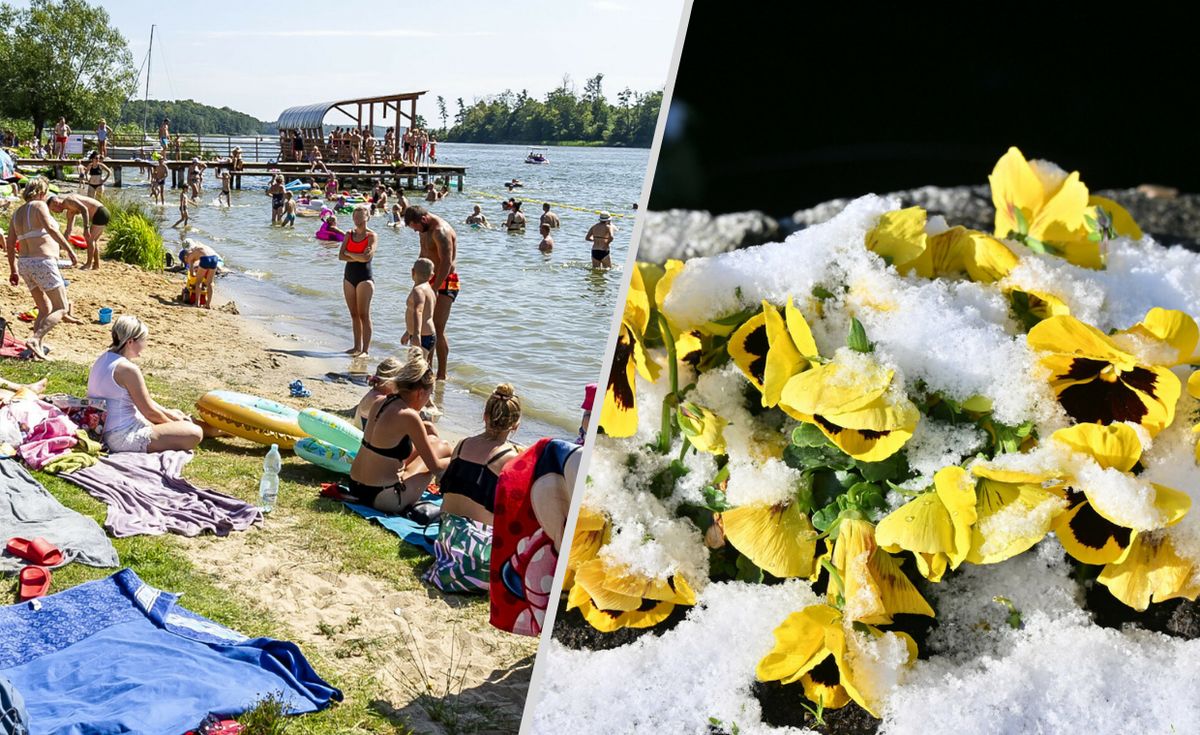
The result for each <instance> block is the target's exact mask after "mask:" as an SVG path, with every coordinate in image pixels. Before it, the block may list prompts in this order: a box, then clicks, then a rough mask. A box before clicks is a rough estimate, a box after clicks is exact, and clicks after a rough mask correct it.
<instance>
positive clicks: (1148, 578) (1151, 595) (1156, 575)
mask: <svg viewBox="0 0 1200 735" xmlns="http://www.w3.org/2000/svg"><path fill="white" fill-rule="evenodd" d="M1192 566H1193V565H1192V563H1191V562H1189V561H1185V560H1183V559H1182V558H1181V557H1180V556H1179V554H1177V553H1176V552H1175V549H1174V547H1173V546H1172V545H1171V541H1170V539H1169V538H1168V537H1167V536H1166V535H1165V534H1162V533H1152V534H1140V535H1139V536H1138V537H1137V539H1136V540H1135V541H1134V542H1133V546H1132V548H1131V549H1130V550H1129V554H1128V555H1126V557H1125V558H1124V559H1123V560H1122V561H1120V562H1115V563H1112V564H1109V565H1107V566H1105V567H1104V570H1103V571H1101V572H1100V576H1099V577H1098V578H1097V581H1099V582H1100V583H1101V584H1103V585H1104V586H1105V587H1108V591H1109V592H1111V593H1112V595H1113V597H1116V598H1117V599H1118V600H1120V601H1121V602H1123V603H1125V604H1126V605H1128V606H1129V607H1132V608H1133V609H1134V610H1138V611H1141V610H1145V609H1146V608H1147V607H1149V606H1150V603H1151V602H1163V601H1164V600H1170V599H1172V598H1174V597H1180V596H1185V595H1188V594H1190V596H1191V599H1195V591H1192V590H1185V589H1184V588H1185V587H1186V585H1187V581H1188V579H1190V578H1191V576H1192Z"/></svg>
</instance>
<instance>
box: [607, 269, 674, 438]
mask: <svg viewBox="0 0 1200 735" xmlns="http://www.w3.org/2000/svg"><path fill="white" fill-rule="evenodd" d="M649 324H650V300H649V298H648V297H647V296H646V288H645V285H644V283H643V281H642V274H641V271H640V270H639V269H637V268H635V269H634V270H633V273H632V274H631V276H630V282H629V294H628V295H627V296H626V298H625V313H624V315H623V316H622V318H621V331H620V333H619V334H618V335H617V345H616V348H615V349H614V350H613V362H612V369H611V370H610V371H609V374H608V385H607V387H606V388H605V391H604V403H603V404H602V407H601V409H600V428H601V429H603V430H604V433H605V434H608V435H609V436H616V437H622V436H633V434H634V432H636V431H637V397H636V391H637V386H636V383H635V381H634V373H635V368H636V372H639V373H641V374H642V377H644V378H645V379H646V380H649V381H651V382H654V381H655V380H657V379H658V373H659V368H658V364H657V363H655V362H654V361H653V360H651V359H650V356H649V355H647V354H646V348H645V347H644V346H643V344H642V337H643V335H645V333H646V327H647V326H648V325H649Z"/></svg>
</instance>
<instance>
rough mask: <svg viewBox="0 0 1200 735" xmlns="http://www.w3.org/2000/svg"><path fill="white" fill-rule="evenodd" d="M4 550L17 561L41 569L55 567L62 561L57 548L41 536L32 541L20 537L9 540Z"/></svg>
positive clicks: (60, 553)
mask: <svg viewBox="0 0 1200 735" xmlns="http://www.w3.org/2000/svg"><path fill="white" fill-rule="evenodd" d="M5 548H7V549H8V553H10V554H12V555H13V556H15V557H17V558H18V559H24V560H25V561H27V562H30V563H31V564H37V565H39V566H43V567H56V566H58V565H59V564H62V561H63V553H62V552H61V551H59V549H58V547H57V546H55V545H54V544H52V543H50V542H49V541H47V540H46V539H44V538H42V537H41V536H38V537H37V538H35V539H33V540H32V541H30V540H29V539H24V538H20V537H14V538H10V539H9V540H8V545H7V546H6V547H5Z"/></svg>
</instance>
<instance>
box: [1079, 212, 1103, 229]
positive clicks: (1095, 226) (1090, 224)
mask: <svg viewBox="0 0 1200 735" xmlns="http://www.w3.org/2000/svg"><path fill="white" fill-rule="evenodd" d="M1083 221H1084V222H1086V223H1087V226H1088V229H1089V230H1098V229H1100V225H1098V224H1096V220H1094V219H1092V218H1091V217H1089V216H1088V215H1086V214H1085V215H1083Z"/></svg>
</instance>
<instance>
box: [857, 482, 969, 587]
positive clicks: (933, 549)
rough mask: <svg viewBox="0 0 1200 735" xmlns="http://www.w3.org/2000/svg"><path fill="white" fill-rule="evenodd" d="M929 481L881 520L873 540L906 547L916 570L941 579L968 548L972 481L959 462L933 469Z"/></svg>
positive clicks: (892, 549)
mask: <svg viewBox="0 0 1200 735" xmlns="http://www.w3.org/2000/svg"><path fill="white" fill-rule="evenodd" d="M933 487H934V490H933V492H927V493H924V494H923V495H919V496H917V497H916V498H914V499H912V500H910V501H908V502H907V503H905V504H904V505H902V506H900V507H899V508H897V509H896V510H894V511H892V512H891V513H889V514H888V515H887V516H886V517H885V518H884V519H883V520H881V521H880V522H879V525H878V526H876V527H875V541H876V543H878V544H879V546H880V548H882V549H884V550H886V551H890V552H892V553H899V552H900V551H902V550H903V551H911V552H912V554H913V556H914V557H916V560H917V570H918V571H920V572H921V575H922V576H923V577H925V578H926V579H928V580H929V581H931V582H940V581H941V579H942V575H943V574H945V573H946V569H947V567H948V568H950V569H957V568H958V565H959V564H962V562H963V560H965V559H966V558H967V554H968V553H969V552H970V550H971V526H972V525H973V524H974V523H975V520H976V510H975V505H976V502H977V501H976V497H975V482H974V480H973V479H972V478H971V476H970V475H969V474H968V473H967V471H966V470H964V469H963V468H961V467H943V468H942V469H940V470H938V471H937V474H935V475H934V476H933Z"/></svg>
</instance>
